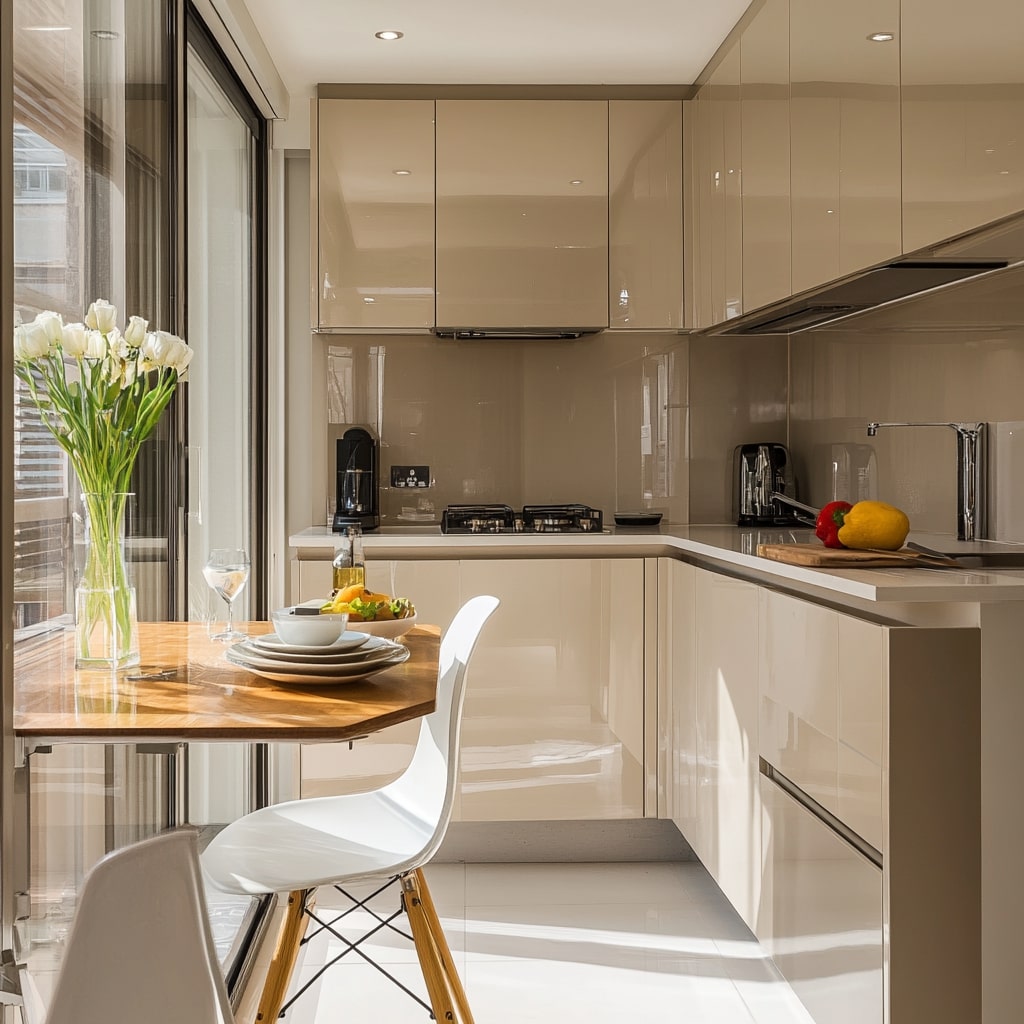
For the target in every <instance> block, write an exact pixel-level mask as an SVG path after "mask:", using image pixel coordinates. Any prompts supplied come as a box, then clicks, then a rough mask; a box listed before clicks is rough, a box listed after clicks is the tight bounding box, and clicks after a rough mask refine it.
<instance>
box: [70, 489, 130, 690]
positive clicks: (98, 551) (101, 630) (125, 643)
mask: <svg viewBox="0 0 1024 1024" xmlns="http://www.w3.org/2000/svg"><path fill="white" fill-rule="evenodd" d="M134 497H135V496H134V495H133V494H126V493H124V492H114V493H86V494H83V495H82V503H83V506H84V508H85V518H84V527H85V536H84V563H83V565H82V569H81V574H80V576H79V579H78V586H77V587H76V588H75V667H76V668H95V669H108V670H111V669H119V668H127V667H128V666H130V665H137V664H138V663H139V628H138V618H137V613H136V595H135V587H134V586H133V585H132V584H131V580H130V577H129V573H128V564H127V561H126V559H125V520H126V517H127V515H128V512H129V509H130V508H131V506H132V499H134Z"/></svg>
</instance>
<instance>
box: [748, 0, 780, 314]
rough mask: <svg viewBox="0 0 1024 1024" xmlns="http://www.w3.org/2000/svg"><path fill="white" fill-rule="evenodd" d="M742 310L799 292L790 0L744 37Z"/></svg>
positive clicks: (773, 1) (768, 6)
mask: <svg viewBox="0 0 1024 1024" xmlns="http://www.w3.org/2000/svg"><path fill="white" fill-rule="evenodd" d="M740 71H741V84H740V122H741V149H742V154H743V178H742V185H743V199H742V202H743V270H742V275H743V309H744V310H745V311H747V312H749V311H751V310H754V309H757V308H758V307H759V306H764V305H767V304H768V303H769V302H774V301H775V300H777V299H782V298H785V297H787V296H788V295H790V294H792V273H791V267H790V262H791V260H792V242H791V235H792V227H791V224H790V208H789V187H790V183H789V0H768V2H767V3H765V5H764V6H763V7H762V8H761V9H760V11H758V13H757V14H756V15H755V16H754V18H753V20H752V21H751V22H750V24H749V25H748V26H747V29H746V31H745V32H744V33H743V36H742V38H741V40H740Z"/></svg>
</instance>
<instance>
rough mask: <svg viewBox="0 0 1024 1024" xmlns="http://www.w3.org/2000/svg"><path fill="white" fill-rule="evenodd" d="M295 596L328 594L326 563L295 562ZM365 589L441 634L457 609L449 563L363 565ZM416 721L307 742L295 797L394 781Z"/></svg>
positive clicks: (454, 573) (408, 754)
mask: <svg viewBox="0 0 1024 1024" xmlns="http://www.w3.org/2000/svg"><path fill="white" fill-rule="evenodd" d="M298 567H299V578H300V580H301V587H300V592H299V595H298V597H297V598H296V600H300V601H301V600H312V599H313V598H315V597H322V596H323V595H324V594H329V593H330V592H331V563H330V562H328V561H313V560H308V561H300V562H299V563H298ZM366 581H367V584H368V585H369V586H371V587H373V588H374V589H376V590H378V591H384V592H387V593H390V594H394V595H396V596H399V597H408V598H410V599H411V600H412V602H413V604H415V605H416V621H417V622H422V623H425V624H427V623H429V624H431V625H436V626H440V627H441V628H442V629H446V628H447V627H448V624H449V623H450V622H451V620H452V619H453V618H454V617H455V613H456V612H457V611H458V610H459V607H460V600H459V563H458V562H457V561H454V560H426V559H424V560H422V561H390V560H383V559H370V560H368V561H367V563H366ZM419 728H420V726H419V722H418V721H414V722H402V723H401V724H400V725H393V726H390V727H389V728H386V729H381V730H380V731H378V732H375V733H372V734H371V735H369V736H367V737H365V738H364V739H359V740H356V741H355V742H353V743H306V744H303V745H302V747H301V748H300V792H301V795H302V796H303V797H313V796H331V795H333V794H337V793H357V792H361V791H363V790H366V789H372V788H373V787H375V786H382V785H385V784H386V783H388V782H390V781H391V780H392V779H394V778H397V776H398V775H400V774H401V773H402V771H404V770H405V768H406V767H408V764H409V762H410V761H411V760H412V753H413V749H414V748H415V746H416V738H417V736H418V735H419Z"/></svg>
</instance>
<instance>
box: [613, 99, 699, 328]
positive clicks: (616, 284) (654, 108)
mask: <svg viewBox="0 0 1024 1024" xmlns="http://www.w3.org/2000/svg"><path fill="white" fill-rule="evenodd" d="M682 157H683V108H682V103H681V101H679V100H610V101H609V103H608V171H609V195H608V224H609V228H608V230H609V241H610V246H609V253H608V263H609V272H608V285H609V300H608V309H609V327H611V328H612V329H616V328H618V329H623V330H641V329H642V330H676V329H678V328H680V327H682V326H683V184H682V174H683V166H682Z"/></svg>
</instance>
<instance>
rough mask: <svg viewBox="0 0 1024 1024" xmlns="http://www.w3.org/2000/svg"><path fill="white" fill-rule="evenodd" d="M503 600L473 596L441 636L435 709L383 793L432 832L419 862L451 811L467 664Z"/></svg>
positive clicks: (441, 836) (438, 839)
mask: <svg viewBox="0 0 1024 1024" xmlns="http://www.w3.org/2000/svg"><path fill="white" fill-rule="evenodd" d="M499 603H500V602H499V601H498V599H497V598H496V597H490V596H488V595H483V596H480V597H474V598H471V599H470V600H469V601H467V602H466V603H465V604H464V605H463V606H462V607H461V608H460V609H459V611H458V613H457V614H456V616H455V618H454V619H452V622H451V625H450V626H449V627H448V629H447V630H446V631H445V634H444V637H443V638H442V639H441V652H440V656H439V661H438V668H437V699H436V705H435V708H434V710H433V711H432V712H431V713H430V714H429V715H426V716H425V717H424V718H423V719H422V720H421V722H420V733H419V738H418V739H417V741H416V749H415V751H414V752H413V756H412V761H411V762H410V763H409V767H408V768H406V769H405V771H404V772H402V774H401V775H400V776H399V777H398V778H397V779H395V780H394V782H391V783H389V784H388V785H387V786H385V787H384V789H383V790H382V791H381V795H382V796H383V797H384V798H385V799H388V800H390V801H392V802H393V803H395V804H399V805H401V806H402V807H404V808H405V809H406V810H407V812H408V813H409V814H411V815H414V816H415V817H416V818H417V819H419V820H420V821H423V822H430V823H433V825H434V828H433V834H432V835H431V837H430V839H429V841H428V842H427V843H426V845H425V846H424V848H423V850H422V851H421V852H420V854H419V855H418V856H417V857H416V858H415V863H409V864H407V865H406V867H407V868H409V867H416V866H419V865H421V864H426V863H427V861H429V860H430V858H431V857H433V855H434V854H435V853H436V852H437V848H438V847H439V846H440V845H441V841H442V840H443V839H444V834H445V832H446V830H447V828H448V822H449V821H450V820H451V816H452V804H453V803H454V800H455V780H456V777H457V775H458V769H459V735H460V732H461V729H462V704H463V701H464V699H465V696H466V668H467V666H468V664H469V657H470V655H471V654H472V653H473V648H474V647H475V646H476V641H477V638H478V637H479V636H480V631H481V629H483V626H484V623H485V622H486V621H487V620H488V618H489V617H490V615H491V613H492V612H493V611H494V609H495V608H497V607H498V604H499Z"/></svg>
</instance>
